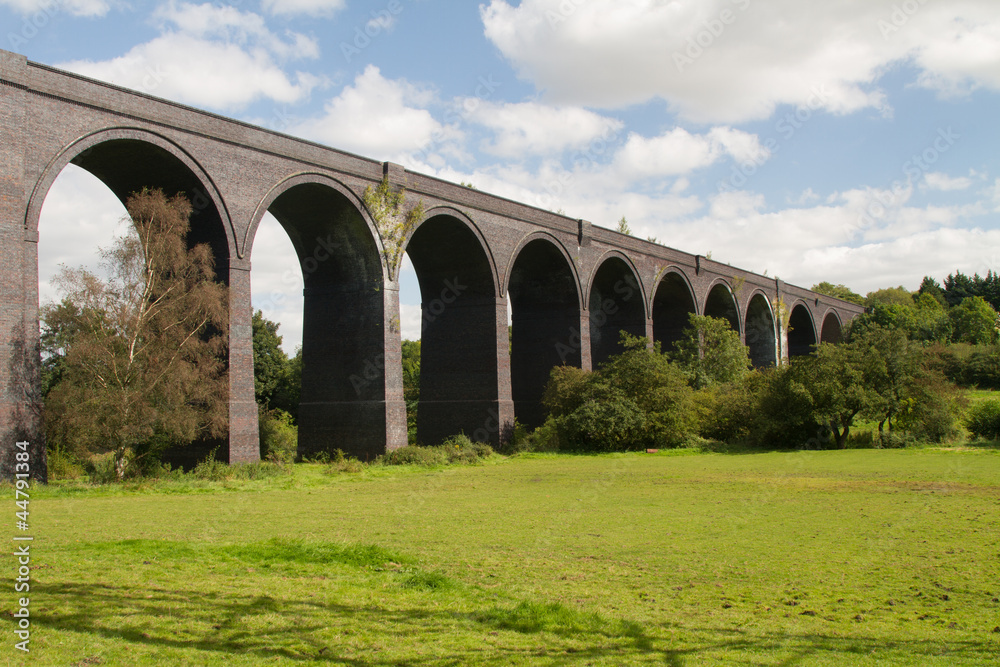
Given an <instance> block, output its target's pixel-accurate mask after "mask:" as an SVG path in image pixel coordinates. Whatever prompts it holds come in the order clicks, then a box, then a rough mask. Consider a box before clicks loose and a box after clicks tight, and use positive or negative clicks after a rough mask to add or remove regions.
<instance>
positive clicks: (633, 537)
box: [2, 445, 1000, 666]
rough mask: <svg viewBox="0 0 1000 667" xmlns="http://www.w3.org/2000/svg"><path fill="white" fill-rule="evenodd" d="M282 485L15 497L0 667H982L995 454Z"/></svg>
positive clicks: (624, 466)
mask: <svg viewBox="0 0 1000 667" xmlns="http://www.w3.org/2000/svg"><path fill="white" fill-rule="evenodd" d="M289 470H290V471H289V472H288V473H287V474H285V475H281V476H277V477H269V478H266V479H259V480H244V481H217V482H207V481H204V482H196V481H190V480H184V481H176V480H173V481H170V480H168V481H160V482H146V483H136V484H131V485H125V486H121V485H110V486H102V487H90V486H87V485H86V484H83V483H79V482H67V483H60V484H53V485H50V486H49V487H46V488H40V487H39V488H33V489H32V500H33V502H32V512H31V519H32V533H33V535H34V536H35V541H34V543H33V560H32V567H33V570H32V578H33V582H32V589H31V610H32V630H33V632H32V640H31V653H30V654H29V655H28V656H23V655H18V654H19V653H20V652H18V651H14V650H13V643H14V641H15V639H14V635H13V632H12V631H11V625H12V623H11V621H12V619H11V618H10V615H11V609H12V602H11V600H12V599H13V598H14V595H13V593H11V594H9V595H7V596H5V600H7V602H5V608H4V611H5V612H6V613H5V622H4V624H3V625H4V626H6V627H5V629H4V632H3V633H2V636H3V637H4V638H5V639H4V642H5V644H6V645H5V646H4V647H3V649H2V654H3V655H4V656H5V658H4V662H5V664H31V665H161V664H162V665H228V666H235V665H257V664H289V665H291V664H296V665H300V664H323V665H623V664H628V665H642V664H666V665H910V664H912V665H942V666H944V665H948V666H953V665H995V664H997V661H998V656H1000V597H998V596H1000V451H998V449H997V448H996V446H995V445H983V446H979V447H976V446H965V447H952V448H930V447H924V448H916V449H906V450H846V451H806V452H790V453H783V452H771V453H757V454H718V453H715V454H711V453H699V452H692V451H688V450H672V451H664V452H661V453H659V454H639V453H633V454H618V455H590V456H583V455H568V454H558V455H555V454H552V455H542V454H532V455H522V456H516V457H511V458H502V457H494V458H492V459H490V460H489V461H487V462H486V463H484V464H481V465H472V466H448V467H438V468H430V469H429V468H420V467H412V466H401V467H396V468H388V467H375V466H372V467H365V468H364V469H363V470H362V471H360V472H354V473H350V472H338V471H336V470H335V469H334V468H332V467H330V466H325V465H322V464H296V465H294V466H289ZM6 488H7V491H9V493H6V492H5V495H6V496H7V497H9V498H10V500H9V504H10V505H11V511H13V504H14V500H13V489H12V488H11V487H9V486H8V487H6ZM14 567H15V563H14V559H13V558H12V557H11V555H10V554H7V555H6V565H5V566H4V569H5V570H6V571H7V572H12V571H13V568H14ZM5 585H7V586H10V588H11V589H12V588H13V584H12V582H11V581H10V578H8V580H7V583H6V584H5Z"/></svg>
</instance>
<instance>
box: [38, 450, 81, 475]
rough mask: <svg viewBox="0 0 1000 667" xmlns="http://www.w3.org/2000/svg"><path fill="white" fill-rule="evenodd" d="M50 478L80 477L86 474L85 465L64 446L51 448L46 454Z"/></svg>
mask: <svg viewBox="0 0 1000 667" xmlns="http://www.w3.org/2000/svg"><path fill="white" fill-rule="evenodd" d="M46 465H47V467H48V472H49V479H79V478H81V477H83V475H84V474H85V472H84V469H83V466H82V465H80V462H79V461H77V460H76V458H75V457H74V456H72V455H71V454H69V453H68V452H66V451H65V450H63V449H62V448H54V449H50V450H49V451H48V452H47V454H46Z"/></svg>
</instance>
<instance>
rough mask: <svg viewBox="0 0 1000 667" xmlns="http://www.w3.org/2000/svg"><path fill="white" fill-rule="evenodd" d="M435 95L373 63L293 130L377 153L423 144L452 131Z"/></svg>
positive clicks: (393, 153) (344, 147) (412, 148)
mask: <svg viewBox="0 0 1000 667" xmlns="http://www.w3.org/2000/svg"><path fill="white" fill-rule="evenodd" d="M432 101H433V96H432V95H431V94H430V93H428V92H427V91H424V90H421V89H419V88H417V87H416V86H413V85H412V84H410V83H407V82H406V81H403V80H389V79H386V78H385V77H383V76H382V74H381V72H380V71H379V69H378V67H375V66H374V65H369V66H368V67H367V68H365V71H364V72H362V73H361V74H359V75H358V76H357V78H355V80H354V84H353V85H350V86H346V87H345V88H344V89H343V90H342V91H341V93H340V95H338V96H337V97H335V98H333V99H332V100H330V101H329V102H328V103H327V105H326V109H325V113H324V115H323V116H322V117H320V118H314V119H311V120H307V121H304V122H302V123H299V124H298V125H297V126H295V127H294V128H293V130H292V132H293V134H296V135H299V136H303V137H307V138H309V139H313V140H315V141H320V142H323V143H325V144H328V145H330V146H333V147H334V148H339V149H341V150H347V151H352V152H356V153H360V154H362V155H367V156H372V157H376V158H378V159H388V158H394V157H395V156H397V155H400V154H403V153H408V152H412V151H417V150H420V149H421V148H424V147H426V146H428V145H430V144H431V142H432V141H433V140H434V138H435V137H437V136H440V135H441V134H447V130H446V128H445V127H444V126H442V125H441V124H440V123H438V122H437V121H436V120H435V119H434V117H433V116H432V115H431V113H430V112H429V111H427V110H426V109H423V108H420V107H422V106H426V105H428V104H429V103H431V102H432Z"/></svg>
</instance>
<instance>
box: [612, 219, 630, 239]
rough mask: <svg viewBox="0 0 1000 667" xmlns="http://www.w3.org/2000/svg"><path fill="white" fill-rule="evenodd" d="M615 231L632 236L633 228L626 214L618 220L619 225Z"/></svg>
mask: <svg viewBox="0 0 1000 667" xmlns="http://www.w3.org/2000/svg"><path fill="white" fill-rule="evenodd" d="M615 231H617V232H620V233H622V234H627V235H629V236H632V228H631V227H629V225H628V220H626V219H625V216H624V215H623V216H622V217H621V220H619V221H618V226H617V227H616V228H615Z"/></svg>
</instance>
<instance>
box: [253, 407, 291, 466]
mask: <svg viewBox="0 0 1000 667" xmlns="http://www.w3.org/2000/svg"><path fill="white" fill-rule="evenodd" d="M258 425H259V433H260V457H261V459H264V460H266V461H271V462H272V463H291V462H292V461H293V460H294V459H295V450H296V449H297V447H298V442H299V438H298V428H297V427H296V426H295V423H294V420H293V419H292V416H291V415H290V414H288V413H287V412H285V411H284V410H279V409H278V408H273V409H271V410H265V409H263V408H260V410H259V414H258Z"/></svg>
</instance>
